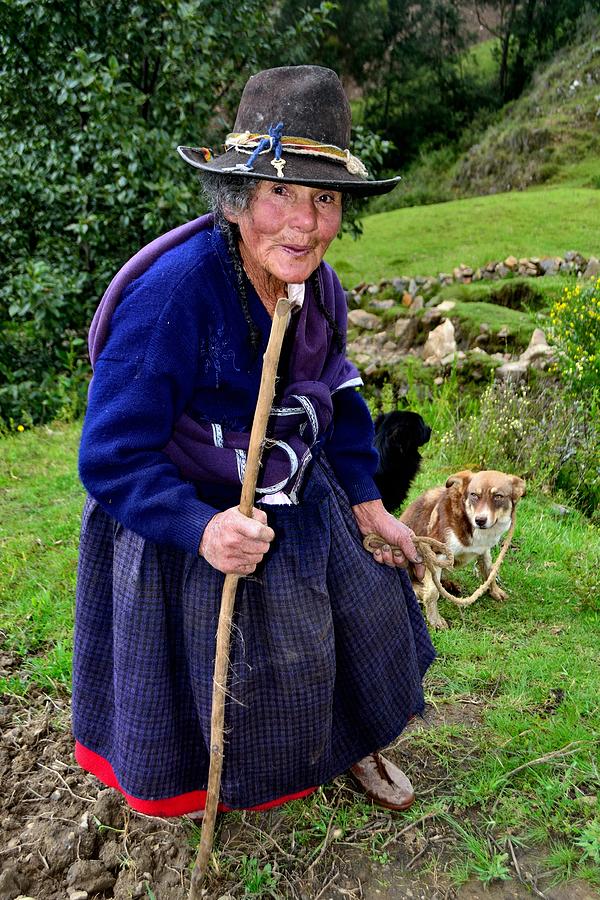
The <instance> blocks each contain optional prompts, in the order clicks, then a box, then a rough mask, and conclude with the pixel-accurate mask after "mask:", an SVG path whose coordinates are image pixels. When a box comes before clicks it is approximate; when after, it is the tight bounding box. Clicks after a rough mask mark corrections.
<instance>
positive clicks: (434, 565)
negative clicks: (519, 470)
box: [363, 508, 515, 606]
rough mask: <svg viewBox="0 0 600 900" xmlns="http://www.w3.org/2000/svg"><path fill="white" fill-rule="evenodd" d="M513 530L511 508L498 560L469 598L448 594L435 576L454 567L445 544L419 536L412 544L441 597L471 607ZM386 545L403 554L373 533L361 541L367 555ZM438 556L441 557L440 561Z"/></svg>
mask: <svg viewBox="0 0 600 900" xmlns="http://www.w3.org/2000/svg"><path fill="white" fill-rule="evenodd" d="M514 530H515V510H514V508H513V511H512V515H511V518H510V528H509V529H508V533H507V535H506V537H505V539H504V543H503V545H502V549H501V550H500V553H499V554H498V558H497V559H496V562H495V563H494V565H493V566H492V569H491V571H490V574H489V575H488V577H487V578H486V580H485V581H484V582H483V584H482V585H480V586H479V587H478V588H477V590H476V591H475V592H474V593H473V594H471V595H470V596H469V597H455V596H454V595H453V594H449V593H448V591H447V590H446V588H445V587H444V586H443V585H442V583H441V581H440V579H439V576H438V574H437V570H438V569H452V568H453V566H454V554H453V553H452V552H451V551H450V550H449V549H448V547H447V546H446V545H445V544H442V542H441V541H436V540H435V538H429V537H421V536H419V535H416V534H415V535H413V539H412V540H413V544H414V545H415V547H416V548H417V550H418V551H419V553H420V554H421V556H422V557H423V563H424V565H425V568H426V569H428V570H429V572H430V573H431V577H432V578H433V583H434V584H435V586H436V588H437V589H438V591H439V592H440V594H441V596H442V597H445V598H446V600H451V601H452V603H454V604H455V605H456V606H471V604H472V603H475V601H476V600H478V599H479V598H480V597H481V595H482V594H485V592H486V591H487V589H488V588H489V586H490V585H491V583H492V582H493V580H494V578H495V577H496V575H497V574H498V570H499V569H500V566H501V565H502V560H503V559H504V557H505V556H506V552H507V550H508V548H509V547H510V542H511V540H512V536H513V534H514ZM384 545H387V546H389V548H390V549H391V550H392V552H393V551H394V550H399V551H400V553H402V552H403V550H402V548H401V547H396V546H393V545H392V544H388V542H387V541H384V539H383V538H382V537H381V536H380V535H378V534H375V533H374V532H371V533H370V534H367V535H366V537H365V538H364V539H363V547H364V548H365V550H368V551H369V553H374V552H375V550H381V548H382V547H383V546H384ZM440 556H441V557H442V558H441V559H440Z"/></svg>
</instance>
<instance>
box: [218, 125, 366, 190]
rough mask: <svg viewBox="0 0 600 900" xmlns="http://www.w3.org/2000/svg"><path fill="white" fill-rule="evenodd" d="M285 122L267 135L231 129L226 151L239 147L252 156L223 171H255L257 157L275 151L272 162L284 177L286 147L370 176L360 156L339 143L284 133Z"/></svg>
mask: <svg viewBox="0 0 600 900" xmlns="http://www.w3.org/2000/svg"><path fill="white" fill-rule="evenodd" d="M282 129H283V123H281V122H279V124H278V125H276V126H275V127H271V128H269V131H268V133H267V134H252V133H251V132H249V131H243V132H235V131H232V132H230V133H229V134H228V135H227V137H226V138H225V150H226V151H227V150H237V151H238V152H240V153H249V154H250V159H249V160H248V162H247V163H237V164H236V165H235V166H231V168H230V169H223V170H222V171H231V172H235V171H236V170H240V169H242V170H244V171H246V172H251V171H252V166H253V164H254V161H255V159H256V158H257V156H259V155H260V154H261V153H269V152H271V151H273V152H274V158H273V160H272V161H271V165H273V166H274V167H275V168H276V169H277V176H278V177H279V178H283V167H284V165H285V160H284V159H283V158H282V156H281V152H282V150H283V149H285V151H286V152H287V153H296V154H299V155H301V156H320V157H323V158H325V159H329V160H331V161H332V162H338V163H341V164H342V165H344V166H346V168H347V170H348V172H350V173H351V174H352V175H359V176H361V177H362V178H368V175H369V173H368V171H367V169H366V167H365V166H364V164H363V163H362V162H361V161H360V159H359V158H358V157H357V156H354V155H353V154H352V153H351V152H350V150H348V149H346V150H342V148H341V147H337V146H336V145H335V144H322V143H320V142H319V141H314V140H312V139H311V138H304V137H292V136H291V135H283V134H281V131H282Z"/></svg>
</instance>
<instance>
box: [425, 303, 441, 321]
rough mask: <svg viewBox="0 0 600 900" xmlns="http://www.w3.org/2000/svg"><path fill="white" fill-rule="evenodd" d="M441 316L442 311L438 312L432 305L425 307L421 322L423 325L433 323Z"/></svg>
mask: <svg viewBox="0 0 600 900" xmlns="http://www.w3.org/2000/svg"><path fill="white" fill-rule="evenodd" d="M441 318H442V313H441V312H438V310H437V309H436V308H435V306H433V307H432V308H431V309H427V310H426V311H425V313H424V314H423V317H422V319H421V322H422V323H423V325H434V324H435V323H437V322H439V321H440V319H441Z"/></svg>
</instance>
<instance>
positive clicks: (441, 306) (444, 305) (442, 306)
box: [435, 300, 456, 313]
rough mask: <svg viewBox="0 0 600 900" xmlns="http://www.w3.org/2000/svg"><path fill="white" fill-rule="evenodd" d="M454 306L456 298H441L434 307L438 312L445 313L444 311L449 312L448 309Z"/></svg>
mask: <svg viewBox="0 0 600 900" xmlns="http://www.w3.org/2000/svg"><path fill="white" fill-rule="evenodd" d="M455 306H456V300H442V302H441V303H438V305H437V306H436V307H435V309H437V311H438V312H443V313H446V312H450V310H452V309H454V307H455Z"/></svg>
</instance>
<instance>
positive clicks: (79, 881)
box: [67, 859, 116, 894]
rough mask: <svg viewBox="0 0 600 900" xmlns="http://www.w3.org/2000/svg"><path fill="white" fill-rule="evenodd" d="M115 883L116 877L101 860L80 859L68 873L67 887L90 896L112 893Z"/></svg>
mask: <svg viewBox="0 0 600 900" xmlns="http://www.w3.org/2000/svg"><path fill="white" fill-rule="evenodd" d="M115 881H116V878H115V877H114V875H111V873H110V872H109V871H108V869H107V868H106V866H105V865H104V863H103V862H102V861H101V860H100V859H86V860H83V859H78V860H77V861H76V862H74V863H73V865H72V866H71V867H70V868H69V871H68V872H67V886H68V887H73V888H77V889H78V890H80V891H87V892H88V894H101V893H102V892H103V891H110V890H111V889H112V888H113V887H114V884H115Z"/></svg>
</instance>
